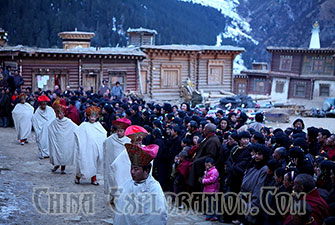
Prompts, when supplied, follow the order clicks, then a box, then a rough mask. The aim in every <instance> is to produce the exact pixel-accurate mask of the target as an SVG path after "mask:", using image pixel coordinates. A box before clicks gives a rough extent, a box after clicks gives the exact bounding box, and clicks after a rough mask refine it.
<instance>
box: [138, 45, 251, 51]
mask: <svg viewBox="0 0 335 225" xmlns="http://www.w3.org/2000/svg"><path fill="white" fill-rule="evenodd" d="M141 48H142V49H161V50H182V51H206V50H207V51H238V52H244V51H245V49H244V48H241V47H235V46H231V45H223V46H215V45H142V46H141Z"/></svg>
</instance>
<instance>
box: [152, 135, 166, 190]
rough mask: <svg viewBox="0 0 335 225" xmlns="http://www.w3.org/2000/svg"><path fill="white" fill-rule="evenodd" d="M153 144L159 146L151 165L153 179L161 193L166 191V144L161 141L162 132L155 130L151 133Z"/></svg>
mask: <svg viewBox="0 0 335 225" xmlns="http://www.w3.org/2000/svg"><path fill="white" fill-rule="evenodd" d="M152 136H153V139H154V141H153V144H156V145H158V146H159V149H158V153H157V156H156V158H155V160H154V163H153V171H152V175H153V177H154V178H155V179H156V180H157V181H158V182H159V183H160V185H161V187H162V189H163V191H166V190H167V178H168V171H169V170H168V152H167V151H168V150H167V148H166V143H165V141H164V140H163V139H162V132H161V130H160V129H158V128H155V129H154V130H153V131H152Z"/></svg>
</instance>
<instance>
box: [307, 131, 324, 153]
mask: <svg viewBox="0 0 335 225" xmlns="http://www.w3.org/2000/svg"><path fill="white" fill-rule="evenodd" d="M318 133H319V129H318V128H316V127H308V128H307V141H308V145H309V153H311V154H312V155H313V156H316V155H317V154H318V153H319V152H320V147H321V146H320V144H319V143H318V139H317V138H318Z"/></svg>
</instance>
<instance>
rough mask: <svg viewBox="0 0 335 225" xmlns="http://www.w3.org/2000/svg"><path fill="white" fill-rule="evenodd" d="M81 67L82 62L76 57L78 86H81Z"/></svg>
mask: <svg viewBox="0 0 335 225" xmlns="http://www.w3.org/2000/svg"><path fill="white" fill-rule="evenodd" d="M81 68H82V62H81V59H80V58H79V59H78V85H79V87H82V86H83V77H82V72H81Z"/></svg>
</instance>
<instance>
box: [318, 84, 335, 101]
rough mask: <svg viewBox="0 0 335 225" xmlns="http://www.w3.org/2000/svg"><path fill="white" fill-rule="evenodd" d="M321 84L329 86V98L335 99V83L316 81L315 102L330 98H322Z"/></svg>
mask: <svg viewBox="0 0 335 225" xmlns="http://www.w3.org/2000/svg"><path fill="white" fill-rule="evenodd" d="M320 84H329V97H335V81H327V80H316V81H314V90H313V100H319V101H323V100H324V99H326V98H328V97H326V96H320V90H319V88H320Z"/></svg>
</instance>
